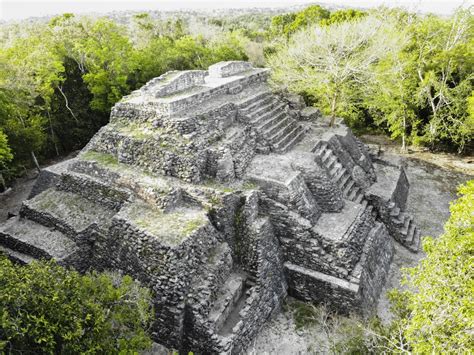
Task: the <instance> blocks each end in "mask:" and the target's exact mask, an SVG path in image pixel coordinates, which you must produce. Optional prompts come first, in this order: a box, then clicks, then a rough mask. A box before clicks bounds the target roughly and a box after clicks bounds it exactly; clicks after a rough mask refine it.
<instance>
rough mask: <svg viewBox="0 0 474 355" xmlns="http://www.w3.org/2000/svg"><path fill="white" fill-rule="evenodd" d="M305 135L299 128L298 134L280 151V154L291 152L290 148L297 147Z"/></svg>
mask: <svg viewBox="0 0 474 355" xmlns="http://www.w3.org/2000/svg"><path fill="white" fill-rule="evenodd" d="M305 134H306V131H305V130H304V129H303V128H301V129H300V130H299V133H298V134H297V135H296V136H295V137H294V138H293V139H292V140H291V141H289V142H288V143H287V144H286V145H285V146H284V147H283V148H282V149H281V152H282V153H284V152H288V151H289V150H291V148H293V147H294V146H295V145H297V144H298V143H299V142H300V141H301V140H302V139H303V138H304V136H305Z"/></svg>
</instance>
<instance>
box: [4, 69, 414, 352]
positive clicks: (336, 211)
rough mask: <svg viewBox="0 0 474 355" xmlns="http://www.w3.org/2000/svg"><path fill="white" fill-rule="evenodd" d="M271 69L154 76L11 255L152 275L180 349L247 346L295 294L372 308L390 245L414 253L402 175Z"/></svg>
mask: <svg viewBox="0 0 474 355" xmlns="http://www.w3.org/2000/svg"><path fill="white" fill-rule="evenodd" d="M268 75H269V70H268V69H260V68H253V67H252V66H251V65H250V64H249V63H246V62H221V63H217V64H215V65H213V66H211V67H210V68H209V70H208V71H199V70H196V71H184V72H170V73H167V74H165V75H163V76H161V77H159V78H155V79H153V80H151V81H150V82H149V83H147V84H146V85H145V86H144V87H143V88H141V89H140V90H137V91H135V92H133V93H132V94H131V95H129V96H127V97H125V98H124V99H123V100H122V101H120V102H119V103H117V104H116V105H115V107H114V108H113V109H112V113H111V118H110V123H109V124H108V125H107V126H105V127H103V128H102V129H101V130H100V131H99V132H98V133H97V134H96V135H95V136H94V137H93V138H92V140H91V141H90V143H89V144H88V145H87V146H86V147H85V148H84V149H83V150H82V152H81V153H80V154H79V156H78V157H77V158H74V159H72V160H69V161H66V162H63V163H60V164H57V165H55V166H52V167H50V168H47V169H45V170H43V172H42V173H41V174H40V176H39V178H38V181H37V183H36V185H35V187H34V189H33V191H32V194H31V196H30V198H29V199H28V200H27V201H25V202H24V203H23V206H22V208H21V211H20V216H19V217H17V218H12V219H10V220H8V221H7V222H6V223H5V224H4V225H3V226H1V227H0V250H1V251H3V252H5V253H6V254H7V255H9V256H10V258H12V259H13V260H15V261H17V262H20V263H28V262H30V261H31V260H33V259H34V258H46V259H51V258H54V259H56V260H57V261H58V262H59V263H61V264H63V265H67V266H72V267H74V268H77V269H78V270H80V271H84V270H87V269H89V268H93V269H97V270H105V269H114V270H120V271H123V272H124V273H127V274H130V275H132V276H133V277H135V278H137V279H139V280H141V281H142V282H143V283H144V284H146V285H148V286H149V287H150V288H151V289H152V290H153V291H154V294H155V297H154V302H155V311H156V318H155V322H154V325H153V337H154V339H155V340H156V341H157V342H159V343H162V344H163V345H165V346H168V347H170V348H174V349H178V350H180V351H183V352H184V351H194V352H197V353H204V352H205V353H240V352H242V351H243V350H244V349H245V346H246V344H249V341H250V340H251V339H252V338H253V337H254V336H255V335H256V333H257V332H258V330H259V329H260V328H261V326H262V325H263V324H264V323H265V321H266V320H267V319H268V318H269V317H270V316H271V315H272V314H274V313H275V312H278V311H279V309H280V307H281V305H282V302H283V300H284V299H285V297H286V296H287V295H288V294H290V295H292V296H294V297H296V298H298V299H301V300H305V301H308V302H323V303H327V304H328V305H330V306H331V307H332V308H334V309H336V310H338V311H339V312H343V313H348V312H359V313H361V314H364V315H367V314H370V313H371V312H372V310H373V308H374V305H375V304H376V302H377V299H378V296H379V294H380V292H381V289H382V287H383V284H384V281H385V278H386V275H387V272H388V269H389V267H390V263H391V259H392V255H393V240H395V241H396V242H398V243H401V244H402V245H404V246H405V247H407V248H408V249H410V250H412V251H414V252H416V251H417V250H418V245H419V240H420V235H419V231H418V228H417V227H416V226H415V223H414V222H413V219H412V218H411V217H410V216H409V215H408V214H407V213H406V212H405V205H406V200H407V195H408V190H409V183H408V180H407V178H406V175H405V171H404V168H403V166H394V165H392V164H391V163H388V162H385V161H382V160H380V159H378V158H377V157H376V156H373V155H371V154H370V153H369V151H368V149H367V147H366V146H365V145H364V144H363V143H361V142H360V141H359V140H358V139H357V138H356V137H355V136H354V135H353V134H352V133H351V131H350V130H349V129H348V128H347V127H346V126H345V125H344V124H343V123H342V122H338V123H337V124H336V126H335V127H333V128H329V127H328V120H327V119H326V118H324V117H322V116H321V115H320V114H319V111H318V110H315V109H312V108H306V107H304V104H302V103H301V102H300V101H298V100H289V99H288V98H285V97H282V96H278V95H276V94H274V93H272V91H271V90H270V89H269V87H268V85H267V78H268Z"/></svg>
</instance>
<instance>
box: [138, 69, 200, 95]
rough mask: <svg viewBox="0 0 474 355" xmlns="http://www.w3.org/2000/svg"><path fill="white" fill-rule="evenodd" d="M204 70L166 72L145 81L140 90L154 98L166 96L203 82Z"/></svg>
mask: <svg viewBox="0 0 474 355" xmlns="http://www.w3.org/2000/svg"><path fill="white" fill-rule="evenodd" d="M206 74H207V71H205V70H185V71H171V72H167V73H165V74H163V75H161V76H159V77H157V78H154V79H152V80H150V81H149V82H147V83H146V84H145V86H143V87H142V88H141V89H140V90H141V91H142V92H143V93H144V94H145V95H150V96H153V97H156V98H159V97H166V96H170V95H173V94H176V93H179V92H181V91H184V90H187V89H190V88H193V87H196V86H200V85H203V84H204V77H205V76H206Z"/></svg>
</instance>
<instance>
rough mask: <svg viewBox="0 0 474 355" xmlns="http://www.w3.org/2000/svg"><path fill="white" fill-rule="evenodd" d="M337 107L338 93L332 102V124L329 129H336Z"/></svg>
mask: <svg viewBox="0 0 474 355" xmlns="http://www.w3.org/2000/svg"><path fill="white" fill-rule="evenodd" d="M336 105H337V92H335V93H334V95H333V96H332V100H331V122H330V123H329V127H334V123H335V122H336Z"/></svg>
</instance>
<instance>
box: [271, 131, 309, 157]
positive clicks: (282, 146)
mask: <svg viewBox="0 0 474 355" xmlns="http://www.w3.org/2000/svg"><path fill="white" fill-rule="evenodd" d="M304 134H305V131H304V129H303V128H302V127H301V126H299V125H297V126H296V127H295V128H294V129H293V130H292V131H291V132H290V133H288V134H287V135H286V136H284V137H283V138H281V139H280V140H279V141H278V142H277V143H275V144H274V148H275V149H276V151H277V152H279V153H285V152H287V151H289V150H290V149H291V148H293V146H294V145H296V143H298V142H299V141H300V140H301V139H303V136H304Z"/></svg>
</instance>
